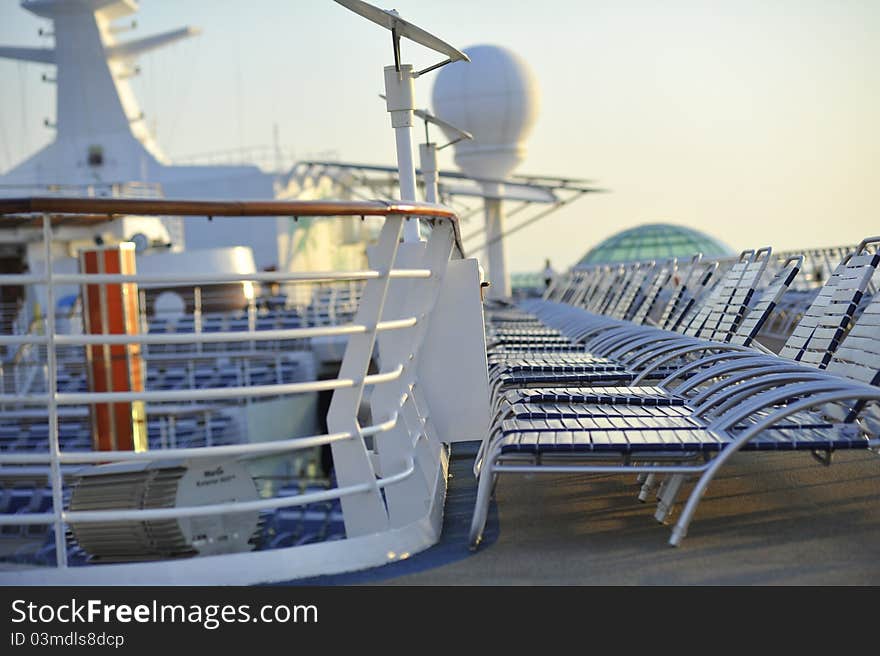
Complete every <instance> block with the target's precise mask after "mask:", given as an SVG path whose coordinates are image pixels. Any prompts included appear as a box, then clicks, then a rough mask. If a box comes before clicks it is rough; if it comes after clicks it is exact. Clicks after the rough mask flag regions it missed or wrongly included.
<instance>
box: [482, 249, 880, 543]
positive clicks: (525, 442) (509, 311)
mask: <svg viewBox="0 0 880 656" xmlns="http://www.w3.org/2000/svg"><path fill="white" fill-rule="evenodd" d="M878 245H880V238H871V239H866V240H864V241H863V242H861V243H860V244H859V245H858V247H857V248H856V249H855V250H854V251H853V252H852V253H850V254H849V255H847V256H846V257H845V258H844V259H843V261H841V262H840V264H839V265H838V266H837V267H836V268H835V270H834V271H833V273H832V274H831V275H830V276H829V277H828V279H827V280H826V281H825V283H824V285H823V286H822V288H821V289H820V290H819V292H818V293H817V294H816V296H815V297H814V299H813V301H812V303H811V304H810V305H809V307H808V308H807V309H806V310H805V311H804V312H803V316H802V318H801V320H800V321H799V323H798V324H797V326H796V327H795V328H794V330H793V332H792V333H791V335H790V337H789V338H788V340H787V341H786V342H785V344H784V345H783V346H782V349H781V350H780V351H779V354H778V355H776V354H774V353H772V352H770V351H769V350H768V349H766V348H764V347H763V346H762V345H761V344H760V343H758V342H757V341H756V337H757V336H758V334H759V332H760V331H761V328H762V326H763V325H764V324H765V323H766V321H767V319H768V317H769V316H771V314H772V313H773V310H774V308H775V307H776V305H777V304H778V303H779V302H780V299H781V298H782V297H783V295H784V294H785V292H786V290H787V289H789V288H790V287H791V286H792V283H793V281H794V280H795V279H796V277H797V275H798V274H799V272H800V271H801V268H802V262H803V260H802V258H801V257H797V256H795V257H789V258H787V259H786V260H785V261H784V262H779V263H777V262H776V260H774V258H773V257H772V252H771V249H769V248H763V249H761V250H759V251H757V252H754V251H746V252H743V253H742V254H741V255H740V257H739V259H738V260H737V261H736V262H735V263H733V264H732V265H731V266H729V267H727V268H726V270H724V271H720V270H719V268H718V265H717V264H716V263H706V262H703V261H702V260H701V258H700V257H695V258H694V259H693V260H692V261H690V262H688V263H685V264H684V265H679V263H678V262H676V261H674V260H673V261H669V262H661V263H648V264H641V265H636V266H617V267H606V268H602V269H594V270H592V271H580V272H577V271H576V272H573V273H572V274H570V275H569V276H568V277H567V278H566V279H564V280H563V281H561V282H560V283H558V284H557V285H556V286H555V287H554V288H553V289H551V290H550V292H549V294H548V295H547V297H546V298H544V299H539V300H531V301H526V302H523V303H522V304H521V305H520V306H518V307H513V306H498V307H496V308H494V309H487V344H488V347H489V367H490V382H491V394H492V399H491V401H492V408H493V413H494V418H493V422H492V425H491V428H490V431H489V434H488V436H487V437H486V439H485V440H484V442H483V444H482V446H481V448H480V452H479V455H478V457H477V460H476V462H475V465H474V473H475V474H476V475H477V476H478V479H479V482H478V492H477V500H476V504H475V509H474V516H473V521H472V526H471V534H470V542H471V546H472V547H473V548H475V547H476V546H477V545H478V544H479V542H480V539H481V537H482V532H483V528H484V525H485V521H486V516H487V512H488V506H489V502H490V497H491V494H492V490H493V488H494V484H495V482H496V480H497V477H498V476H500V475H501V474H507V473H554V474H556V473H568V472H571V473H583V472H589V473H631V472H632V473H636V474H638V480H639V482H640V483H641V488H640V493H639V498H640V499H642V500H645V499H647V498H648V497H649V495H650V494H651V492H652V491H654V489H655V486H656V485H657V484H658V482H659V481H660V479H662V483H660V486H659V488H658V489H657V492H656V494H657V499H658V506H657V512H656V514H655V517H656V518H657V519H658V520H659V521H665V519H666V518H667V517H668V516H669V515H670V512H671V510H672V508H673V506H674V504H675V502H676V499H677V497H678V495H679V492H680V491H681V490H682V486H683V484H684V483H685V481H686V480H687V479H689V478H698V480H697V482H696V485H695V486H694V487H693V489H692V491H691V493H690V496H689V498H688V501H687V503H686V505H685V507H684V509H683V511H682V512H681V514H680V516H679V518H678V521H677V522H676V524H675V526H674V528H673V530H672V535H671V538H670V544H672V545H674V546H677V545H679V544H680V543H681V540H682V539H683V537H684V536H685V535H686V533H687V530H688V526H689V524H690V521H691V519H692V517H693V515H694V512H695V510H696V508H697V505H698V504H699V501H700V498H701V496H702V494H703V492H704V491H705V489H706V486H707V485H708V484H709V483H710V481H711V480H712V479H713V477H714V476H715V475H716V474H717V473H718V471H719V469H720V468H721V467H722V466H723V465H724V464H726V463H727V462H728V461H729V460H730V458H731V457H733V456H734V455H735V454H736V453H737V452H739V451H740V450H748V451H759V452H765V451H772V452H780V451H804V450H806V451H809V452H811V453H813V454H814V455H815V456H816V457H817V458H819V459H820V460H821V461H822V462H823V463H825V464H830V462H831V454H832V453H833V452H834V451H835V450H838V449H869V448H876V447H877V446H880V439H878V436H880V413H878V411H877V402H880V388H878V387H877V385H878V384H880V294H878V295H875V297H874V298H873V299H872V300H871V301H870V302H869V303H868V304H867V306H865V304H864V303H863V296H864V295H865V291H866V289H868V286H869V284H870V282H871V278H872V276H873V275H874V273H875V271H876V270H877V267H878V264H880V255H878V253H877V247H878ZM770 267H772V269H771V268H770ZM771 274H772V277H771V279H770V282H769V283H761V280H762V278H763V279H764V280H766V278H767V276H768V275H771ZM860 307H861V308H864V310H863V311H862V312H861V314H860V315H859V316H858V318H857V321H854V319H855V318H856V312H857V309H859V308H860Z"/></svg>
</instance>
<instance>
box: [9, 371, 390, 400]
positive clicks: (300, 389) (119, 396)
mask: <svg viewBox="0 0 880 656" xmlns="http://www.w3.org/2000/svg"><path fill="white" fill-rule="evenodd" d="M402 370H403V365H398V366H397V367H396V368H394V369H392V370H391V371H388V372H385V373H379V374H370V375H368V376H366V377H365V378H364V384H365V385H379V384H382V383H387V382H390V381H392V380H397V378H398V376H400V373H401V371H402ZM355 384H356V383H355V381H353V380H351V379H349V378H343V379H337V378H333V379H330V380H316V381H309V382H306V383H285V384H283V385H254V386H251V387H213V388H206V389H197V390H173V391H171V390H169V391H163V392H84V393H79V394H56V395H55V399H56V402H57V403H58V404H59V405H81V404H85V403H128V402H130V401H139V400H147V401H157V402H158V401H176V400H180V399H186V400H188V401H203V400H207V399H230V398H232V399H240V398H241V397H243V396H254V397H262V396H280V395H284V394H304V393H307V392H323V391H327V390H335V389H345V388H349V387H354V386H355ZM0 400H2V397H0Z"/></svg>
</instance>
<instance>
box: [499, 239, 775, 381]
mask: <svg viewBox="0 0 880 656" xmlns="http://www.w3.org/2000/svg"><path fill="white" fill-rule="evenodd" d="M769 254H770V249H769V248H764V249H761V250H760V251H758V253H757V254H756V253H755V252H754V251H745V252H743V254H742V255H741V256H740V259H739V260H738V262H737V263H736V264H735V265H734V266H733V267H731V268H730V269H729V270H728V272H727V273H726V274H725V275H724V277H723V279H722V281H721V282H720V283H719V284H718V285H716V287H715V289H714V290H713V291H712V293H711V294H710V295H709V297H708V299H707V300H706V302H705V303H703V304H701V305H700V306H696V307H695V305H694V303H692V302H690V301H687V302H686V303H685V304H684V306H683V307H680V308H679V311H680V313H681V315H682V317H683V316H685V315H687V314H688V313H690V319H689V320H688V321H687V322H686V323H685V324H684V326H683V333H684V337H688V338H696V337H700V336H704V337H706V338H708V339H713V338H715V339H719V340H720V339H729V337H730V336H731V332H732V331H734V332H735V329H736V328H737V327H738V325H739V322H740V321H741V320H742V317H743V316H744V314H745V312H746V310H747V308H748V303H749V302H750V300H751V296H752V294H753V292H754V286H755V285H756V284H757V281H758V280H759V279H760V276H761V274H762V273H763V269H764V267H765V266H766V263H767V258H768V256H769ZM705 280H706V279H705V278H704V279H703V284H705ZM670 305H671V304H670ZM667 310H668V308H667ZM674 313H675V310H672V311H671V312H666V311H665V312H664V314H674ZM666 321H667V323H668V324H672V325H676V326H677V325H679V324H680V321H679V320H677V319H675V318H674V316H669V317H667V319H666ZM607 333H614V335H613V339H611V340H609V339H608V338H607ZM721 336H723V338H722V337H721ZM682 337H683V335H682V334H679V333H676V332H674V331H672V330H665V331H659V330H656V329H654V328H643V327H636V326H632V325H630V326H621V327H620V329H613V328H612V329H609V330H607V331H605V332H604V333H602V334H600V335H599V338H598V341H597V340H594V341H592V342H590V343H589V344H588V347H587V352H586V353H585V354H584V356H583V364H579V363H577V362H576V361H574V360H573V359H571V358H569V359H567V360H566V361H565V362H564V363H563V364H559V365H555V366H554V363H552V362H551V363H548V362H547V361H546V358H541V359H532V360H528V361H524V362H516V363H514V364H509V365H508V366H507V367H506V368H505V369H502V370H499V371H496V372H495V376H494V378H495V380H494V381H493V380H492V378H491V377H490V383H491V384H493V386H492V389H493V391H494V392H495V394H496V396H497V394H498V393H500V392H501V391H503V390H504V389H506V388H510V387H526V386H535V385H554V384H558V385H563V384H584V385H590V384H602V383H608V384H614V385H620V384H624V385H625V384H628V383H629V382H631V381H632V380H633V379H634V378H635V377H636V376H637V375H638V371H637V370H633V369H632V364H633V363H639V364H641V363H642V362H649V361H650V358H651V357H652V354H653V353H655V352H656V351H657V350H658V348H660V347H661V346H663V345H667V346H668V345H669V344H673V343H678V340H680V339H681V338H682ZM597 356H598V357H599V358H601V362H602V363H605V362H607V363H608V364H611V365H614V366H615V368H614V369H613V370H611V369H609V367H608V366H605V365H603V364H599V365H597V364H596V362H597ZM667 373H669V372H662V371H660V370H657V371H655V375H656V377H657V378H658V379H660V378H663V377H664V376H665V375H666V374H667Z"/></svg>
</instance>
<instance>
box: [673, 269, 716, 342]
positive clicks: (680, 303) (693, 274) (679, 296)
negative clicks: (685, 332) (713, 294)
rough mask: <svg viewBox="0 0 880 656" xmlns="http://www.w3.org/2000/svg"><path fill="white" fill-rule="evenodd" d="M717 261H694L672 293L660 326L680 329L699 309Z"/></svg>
mask: <svg viewBox="0 0 880 656" xmlns="http://www.w3.org/2000/svg"><path fill="white" fill-rule="evenodd" d="M717 271H718V262H694V263H693V265H692V266H691V268H690V271H689V275H688V276H687V277H686V278H684V279H683V280H682V283H681V285H680V289H678V290H677V292H675V293H674V294H673V298H671V299H670V304H669V305H667V306H666V309H664V311H663V315H664V316H663V317H661V323H660V327H661V328H663V329H665V330H681V327H682V326H686V325H687V324H688V322H689V321H690V320H691V319H692V317H693V316H694V314H695V313H696V312H697V311H698V310H699V307H700V305H699V303H700V302H702V301H703V300H705V298H706V290H707V289H708V287H709V286H710V284H711V282H712V280H713V278H714V276H715V274H716V272H717Z"/></svg>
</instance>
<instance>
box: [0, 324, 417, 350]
mask: <svg viewBox="0 0 880 656" xmlns="http://www.w3.org/2000/svg"><path fill="white" fill-rule="evenodd" d="M417 322H418V319H417V318H416V317H407V318H404V319H396V320H394V321H382V322H380V323H379V325H378V326H376V330H377V331H378V332H384V331H386V330H402V329H405V328H411V327H413V326H415V325H416V323H417ZM365 332H367V327H366V326H363V325H358V324H345V325H342V326H326V327H314V328H289V329H285V330H248V331H231V332H217V333H206V332H200V333H196V332H193V333H160V334H154V335H150V334H146V335H144V334H140V335H106V334H105V335H58V336H57V337H56V338H55V343H56V344H61V345H64V346H83V345H87V344H191V343H213V342H233V341H235V342H246V341H267V342H269V341H278V340H285V339H306V338H309V337H335V336H344V335H358V334H362V333H365ZM7 339H10V340H15V338H14V337H13V338H7ZM42 339H43V341H45V338H42ZM19 341H23V340H19ZM2 343H3V339H2V338H0V344H2Z"/></svg>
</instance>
